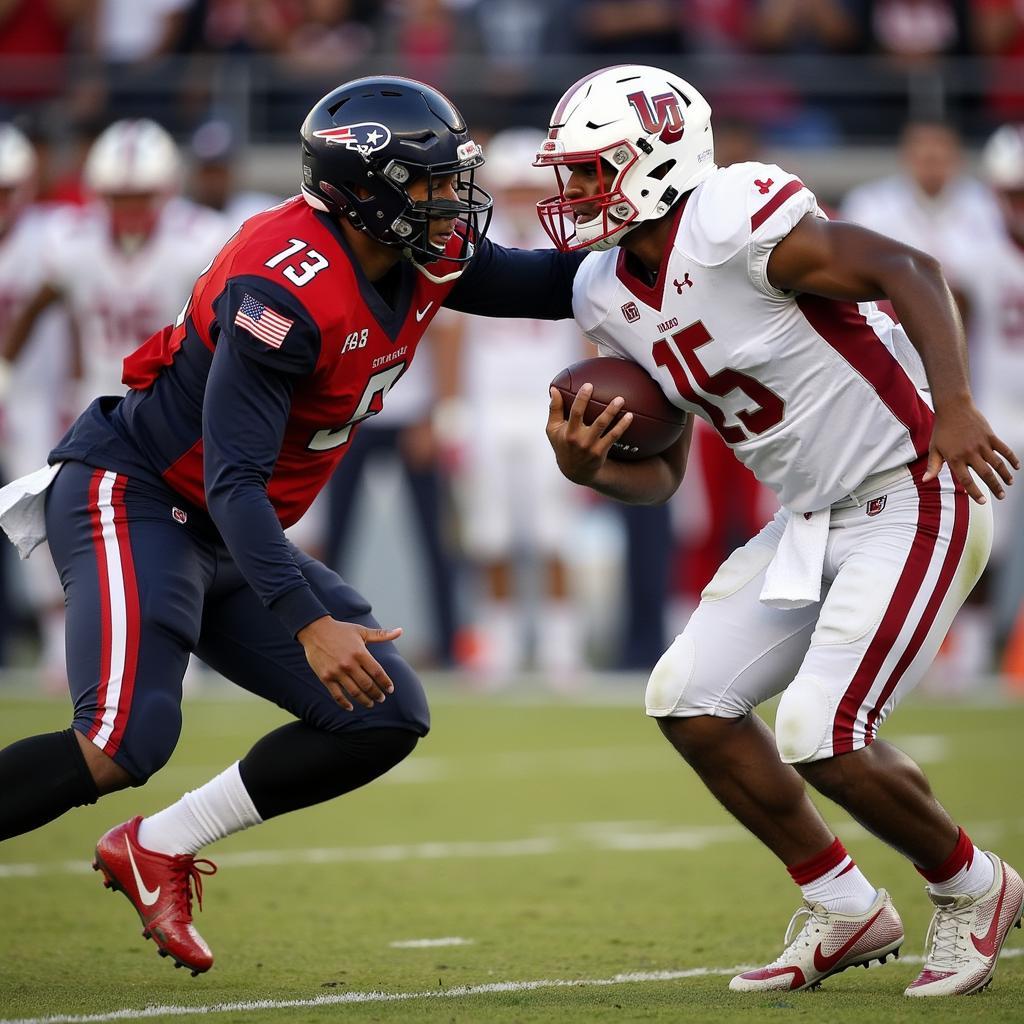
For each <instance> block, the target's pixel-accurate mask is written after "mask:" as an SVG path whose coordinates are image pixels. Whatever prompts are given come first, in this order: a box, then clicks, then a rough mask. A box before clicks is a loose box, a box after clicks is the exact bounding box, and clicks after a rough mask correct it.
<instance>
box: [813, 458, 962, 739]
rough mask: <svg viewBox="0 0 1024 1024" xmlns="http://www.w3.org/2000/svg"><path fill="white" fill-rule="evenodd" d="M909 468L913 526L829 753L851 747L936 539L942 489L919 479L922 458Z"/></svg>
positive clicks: (838, 714) (847, 695) (838, 718)
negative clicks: (906, 551)
mask: <svg viewBox="0 0 1024 1024" xmlns="http://www.w3.org/2000/svg"><path fill="white" fill-rule="evenodd" d="M909 468H910V473H911V476H912V477H913V479H914V483H915V485H916V486H917V494H918V506H917V530H916V532H915V534H914V540H913V542H912V543H911V546H910V552H909V554H908V555H907V560H906V562H905V563H904V564H903V571H902V572H901V573H900V578H899V580H898V581H897V583H896V589H895V590H894V591H893V594H892V597H891V598H890V599H889V605H888V607H887V608H886V609H885V614H884V615H883V616H882V621H881V622H880V623H879V625H878V629H877V630H876V631H875V635H874V637H873V638H872V640H871V643H870V644H868V649H867V650H866V651H865V652H864V657H863V658H861V661H860V664H859V665H858V666H857V671H856V672H855V673H854V675H853V679H852V680H850V685H849V686H848V687H847V688H846V693H845V694H843V699H842V700H841V701H840V702H839V707H838V709H837V710H836V720H835V723H834V724H833V727H832V753H833V754H845V753H848V752H849V751H851V750H853V739H854V737H853V732H854V728H855V726H856V724H857V716H858V713H859V712H860V709H861V706H862V705H863V704H864V701H865V700H866V699H867V695H868V693H869V692H870V690H871V687H872V685H873V684H874V682H875V677H876V676H877V675H878V671H879V669H880V668H881V667H882V662H883V661H885V659H886V657H887V655H888V654H889V652H890V651H891V650H892V648H893V645H894V644H895V643H896V640H897V638H898V637H899V634H900V629H901V628H902V626H903V623H904V622H906V620H907V616H908V615H909V614H910V609H911V608H912V607H913V604H914V601H915V600H916V599H917V594H918V591H919V590H920V589H921V584H922V582H923V581H924V577H925V574H926V573H927V572H928V566H929V564H930V563H931V560H932V554H933V553H934V551H935V543H936V541H937V540H938V536H939V523H940V521H941V518H942V492H941V489H940V485H939V481H938V479H934V480H929V481H928V483H924V482H923V481H922V479H921V478H922V476H923V475H924V472H925V468H926V466H925V464H924V463H923V462H917V463H914V464H913V465H912V466H910V467H909Z"/></svg>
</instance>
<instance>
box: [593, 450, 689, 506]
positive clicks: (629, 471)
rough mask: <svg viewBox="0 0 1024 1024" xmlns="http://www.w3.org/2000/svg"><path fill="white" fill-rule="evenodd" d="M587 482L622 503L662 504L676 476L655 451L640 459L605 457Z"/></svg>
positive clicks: (668, 496)
mask: <svg viewBox="0 0 1024 1024" xmlns="http://www.w3.org/2000/svg"><path fill="white" fill-rule="evenodd" d="M588 486H590V487H592V488H593V489H594V490H595V491H597V492H598V493H599V494H603V495H604V496H605V497H607V498H613V499H614V500H615V501H621V502H623V503H624V504H626V505H663V504H664V503H665V502H666V501H668V499H669V498H671V497H672V495H673V494H674V493H675V492H676V489H677V488H678V487H679V479H677V478H676V475H675V473H674V472H673V471H672V469H671V467H670V466H669V464H668V462H667V461H666V460H665V459H663V458H662V457H661V456H660V455H655V456H653V457H652V458H650V459H643V460H642V461H640V462H613V461H612V460H611V459H609V460H608V461H607V462H605V464H604V465H603V466H602V467H601V471H600V472H599V473H598V474H597V476H596V477H595V478H594V479H593V480H592V481H591V482H590V484H589V485H588Z"/></svg>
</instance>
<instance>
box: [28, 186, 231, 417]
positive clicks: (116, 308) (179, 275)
mask: <svg viewBox="0 0 1024 1024" xmlns="http://www.w3.org/2000/svg"><path fill="white" fill-rule="evenodd" d="M229 233H230V232H229V231H228V230H227V227H226V224H225V222H224V221H223V219H222V218H221V217H220V215H219V214H217V213H214V212H213V211H212V210H208V209H207V208H205V207H202V206H198V205H197V204H195V203H192V202H189V201H188V200H185V199H178V198H175V199H171V200H170V201H169V202H167V203H166V204H165V206H164V207H163V209H162V211H161V213H160V218H159V221H158V223H157V226H156V228H155V230H154V232H153V234H152V236H151V237H150V238H149V239H148V240H147V241H146V243H145V244H144V245H142V247H141V248H139V249H137V250H135V251H133V252H130V253H128V252H125V251H124V250H123V249H121V248H120V247H119V246H118V245H117V244H116V243H115V242H114V240H113V237H112V235H111V232H110V226H109V221H108V219H107V214H106V210H105V208H104V207H103V206H102V205H100V204H92V205H89V206H86V207H81V208H74V209H68V210H66V211H63V212H62V215H61V216H59V217H57V216H55V217H54V218H53V220H52V221H51V230H50V233H49V238H48V242H47V244H46V260H47V276H48V279H49V281H50V283H51V284H52V285H54V287H56V288H57V289H58V290H59V291H60V292H61V293H62V295H63V297H64V299H65V302H66V304H67V306H68V308H69V309H70V311H71V315H72V316H73V318H74V320H75V325H76V328H77V330H78V336H79V342H80V345H81V353H82V376H83V391H84V392H85V395H86V396H88V397H95V396H96V395H121V394H124V391H125V388H124V385H123V384H122V383H121V364H122V363H123V362H124V358H125V356H127V355H129V354H130V353H131V352H133V351H134V350H135V349H136V348H138V347H139V345H141V344H142V342H144V341H145V340H146V339H147V338H148V337H149V336H150V335H151V334H154V333H155V332H156V331H159V330H160V329H161V328H162V327H163V326H164V324H167V323H169V322H170V321H172V320H174V318H175V316H176V315H177V314H178V311H179V310H180V309H181V307H182V306H183V305H184V303H185V300H186V299H187V298H188V295H189V292H190V291H191V290H192V285H193V283H194V282H195V279H196V278H197V277H198V276H199V274H200V272H201V271H202V269H203V268H204V267H205V266H206V264H207V263H209V262H210V260H211V259H212V258H213V257H214V256H215V255H216V253H217V250H218V249H219V248H220V246H221V245H223V243H224V241H225V240H226V239H227V236H228V234H229Z"/></svg>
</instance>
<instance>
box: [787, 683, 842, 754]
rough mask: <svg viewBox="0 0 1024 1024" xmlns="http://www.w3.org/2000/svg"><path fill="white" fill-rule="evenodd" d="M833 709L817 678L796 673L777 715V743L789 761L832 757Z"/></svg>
mask: <svg viewBox="0 0 1024 1024" xmlns="http://www.w3.org/2000/svg"><path fill="white" fill-rule="evenodd" d="M832 718H833V708H832V706H831V704H830V702H829V698H828V696H827V691H826V689H825V687H824V686H822V685H821V684H820V683H819V682H818V681H817V680H815V679H811V678H808V677H806V676H797V677H796V679H794V680H793V682H792V683H790V684H789V686H788V687H787V688H786V691H785V692H784V693H783V695H782V700H781V701H780V702H779V709H778V711H777V712H776V715H775V743H776V746H777V747H778V750H779V757H781V758H782V760H783V762H785V763H786V764H799V763H801V762H807V761H819V760H821V759H822V758H827V757H831V756H832Z"/></svg>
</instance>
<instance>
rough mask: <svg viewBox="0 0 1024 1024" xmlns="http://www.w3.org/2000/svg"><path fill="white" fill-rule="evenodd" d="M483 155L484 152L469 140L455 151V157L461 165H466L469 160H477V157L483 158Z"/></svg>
mask: <svg viewBox="0 0 1024 1024" xmlns="http://www.w3.org/2000/svg"><path fill="white" fill-rule="evenodd" d="M483 153H484V151H483V150H482V149H481V148H480V147H479V146H478V145H477V144H476V143H475V142H474V141H473V140H472V139H467V140H466V141H465V142H463V143H462V145H461V146H459V148H458V149H457V150H456V151H455V156H456V157H457V158H458V161H459V163H465V162H466V161H467V160H476V159H477V157H480V156H483Z"/></svg>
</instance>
